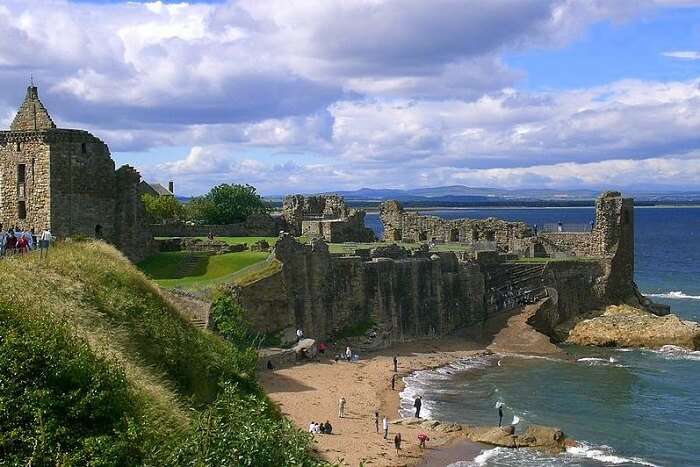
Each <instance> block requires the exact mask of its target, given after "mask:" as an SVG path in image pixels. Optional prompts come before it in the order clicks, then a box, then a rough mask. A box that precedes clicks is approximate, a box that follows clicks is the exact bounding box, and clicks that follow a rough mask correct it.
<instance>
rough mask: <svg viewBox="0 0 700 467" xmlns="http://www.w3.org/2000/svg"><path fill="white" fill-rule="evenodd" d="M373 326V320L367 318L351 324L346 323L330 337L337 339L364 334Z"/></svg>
mask: <svg viewBox="0 0 700 467" xmlns="http://www.w3.org/2000/svg"><path fill="white" fill-rule="evenodd" d="M375 326H376V323H375V322H374V321H373V320H371V319H367V320H364V321H360V322H358V323H355V324H352V325H348V326H346V327H344V328H343V329H341V330H340V331H337V332H335V333H334V334H333V335H332V336H331V337H332V338H333V340H337V339H345V338H346V337H357V336H364V335H365V334H367V333H368V332H369V331H370V330H371V329H372V328H374V327H375Z"/></svg>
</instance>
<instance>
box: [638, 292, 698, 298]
mask: <svg viewBox="0 0 700 467" xmlns="http://www.w3.org/2000/svg"><path fill="white" fill-rule="evenodd" d="M644 295H646V296H647V297H656V298H668V299H671V300H700V295H687V294H684V293H683V291H682V290H676V291H672V292H666V293H645V294H644Z"/></svg>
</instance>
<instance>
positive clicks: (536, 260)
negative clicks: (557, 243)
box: [509, 256, 600, 264]
mask: <svg viewBox="0 0 700 467" xmlns="http://www.w3.org/2000/svg"><path fill="white" fill-rule="evenodd" d="M599 260H600V258H595V257H590V256H569V257H566V258H518V259H515V260H513V261H509V262H510V263H515V264H547V263H556V262H562V261H580V262H595V261H599Z"/></svg>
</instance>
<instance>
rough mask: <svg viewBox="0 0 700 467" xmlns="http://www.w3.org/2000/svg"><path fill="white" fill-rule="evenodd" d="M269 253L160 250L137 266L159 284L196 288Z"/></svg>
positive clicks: (263, 257) (230, 273)
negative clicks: (211, 252) (207, 252)
mask: <svg viewBox="0 0 700 467" xmlns="http://www.w3.org/2000/svg"><path fill="white" fill-rule="evenodd" d="M269 255H270V253H268V252H264V251H241V252H238V253H226V254H223V255H208V254H206V253H192V252H187V251H174V252H163V253H158V254H157V255H154V256H151V257H149V258H147V259H145V260H143V261H142V262H140V263H139V264H138V267H139V269H141V271H143V272H144V273H145V274H146V275H147V276H148V277H150V278H151V279H153V280H154V281H155V282H156V283H157V284H158V285H160V286H161V287H166V288H175V287H180V288H194V289H197V288H205V287H208V286H211V285H214V284H218V283H221V282H225V281H226V280H227V279H229V278H230V277H231V276H232V275H233V274H234V273H236V272H237V271H240V270H241V269H243V268H246V267H248V266H251V265H253V264H255V263H259V262H260V261H264V260H265V259H266V258H267V257H268V256H269Z"/></svg>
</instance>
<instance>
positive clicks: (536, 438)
mask: <svg viewBox="0 0 700 467" xmlns="http://www.w3.org/2000/svg"><path fill="white" fill-rule="evenodd" d="M463 430H464V433H465V435H466V436H467V438H469V439H470V440H472V441H475V442H477V443H486V444H490V445H493V446H502V447H506V448H535V449H539V450H542V451H546V452H550V453H559V452H562V451H564V450H565V449H566V444H567V441H566V436H565V435H564V432H563V431H561V430H560V429H559V428H552V427H548V426H541V425H530V426H528V427H527V429H526V430H525V431H524V432H523V433H522V434H519V435H518V434H515V427H514V426H504V427H463Z"/></svg>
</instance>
